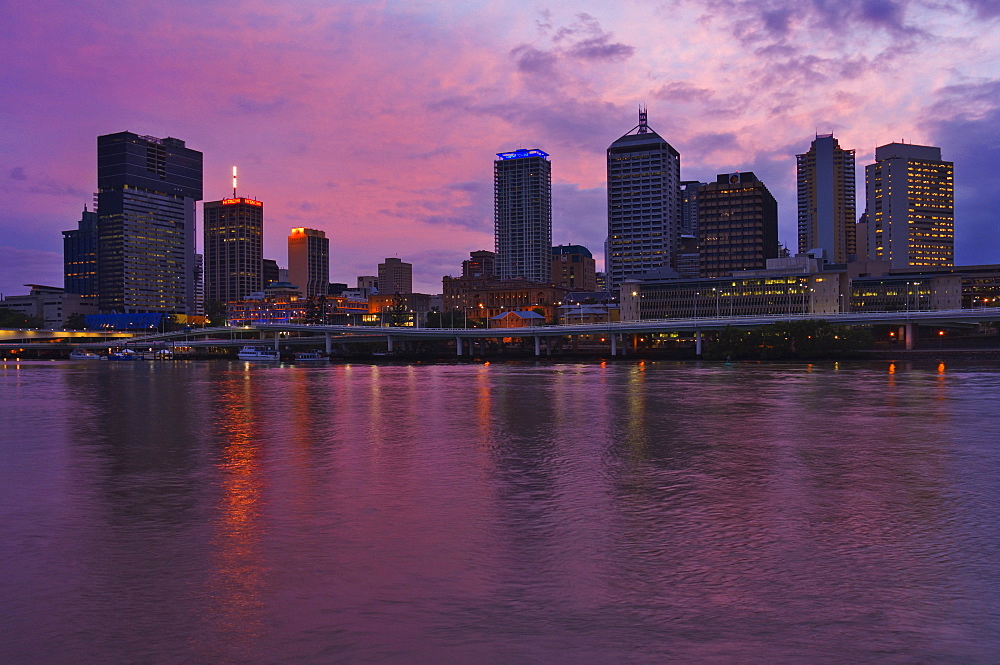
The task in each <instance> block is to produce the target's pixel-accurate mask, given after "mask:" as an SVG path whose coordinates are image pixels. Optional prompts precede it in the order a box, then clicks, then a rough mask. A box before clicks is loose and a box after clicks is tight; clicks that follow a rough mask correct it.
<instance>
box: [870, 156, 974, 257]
mask: <svg viewBox="0 0 1000 665" xmlns="http://www.w3.org/2000/svg"><path fill="white" fill-rule="evenodd" d="M865 202H866V204H867V210H866V213H867V217H868V247H869V250H868V251H869V253H870V257H869V258H870V259H872V260H878V261H888V262H889V264H890V265H891V266H892V268H893V269H903V268H923V267H933V266H952V265H954V264H955V189H954V164H953V163H952V162H946V161H943V160H942V159H941V149H940V148H935V147H932V146H925V145H913V144H909V143H890V144H888V145H883V146H880V147H878V148H876V149H875V163H874V164H869V165H868V166H866V167H865Z"/></svg>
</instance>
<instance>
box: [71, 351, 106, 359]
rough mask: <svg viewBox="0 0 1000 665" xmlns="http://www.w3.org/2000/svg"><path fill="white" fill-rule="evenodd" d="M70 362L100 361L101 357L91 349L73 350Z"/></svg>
mask: <svg viewBox="0 0 1000 665" xmlns="http://www.w3.org/2000/svg"><path fill="white" fill-rule="evenodd" d="M69 359H70V360H100V359H101V356H100V355H99V354H97V353H94V352H93V351H90V350H89V349H73V350H72V351H70V354H69Z"/></svg>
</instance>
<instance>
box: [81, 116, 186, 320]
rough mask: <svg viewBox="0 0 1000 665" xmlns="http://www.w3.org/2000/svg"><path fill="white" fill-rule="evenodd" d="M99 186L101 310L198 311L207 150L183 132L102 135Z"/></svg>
mask: <svg viewBox="0 0 1000 665" xmlns="http://www.w3.org/2000/svg"><path fill="white" fill-rule="evenodd" d="M97 187H98V193H97V279H98V293H99V302H100V308H101V310H102V311H105V312H111V311H116V312H122V313H130V312H162V313H167V314H193V313H194V312H195V310H196V303H195V275H194V272H195V257H194V255H195V203H196V202H197V201H200V200H201V197H202V154H201V153H200V152H198V151H197V150H192V149H190V148H188V147H186V146H185V144H184V141H182V140H180V139H176V138H170V137H168V138H165V139H159V138H156V137H153V136H139V135H138V134H133V133H132V132H119V133H117V134H108V135H105V136H99V137H97Z"/></svg>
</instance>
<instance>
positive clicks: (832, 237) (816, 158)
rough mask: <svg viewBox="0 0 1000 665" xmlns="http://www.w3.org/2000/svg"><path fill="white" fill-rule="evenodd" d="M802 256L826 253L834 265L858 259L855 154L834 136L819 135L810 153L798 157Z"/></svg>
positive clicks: (800, 248) (800, 249)
mask: <svg viewBox="0 0 1000 665" xmlns="http://www.w3.org/2000/svg"><path fill="white" fill-rule="evenodd" d="M795 162H796V173H797V176H798V193H799V218H798V219H799V253H804V252H808V251H810V250H814V249H823V250H826V258H827V259H828V260H829V261H831V262H833V263H847V262H848V261H850V260H852V259H853V258H854V257H855V256H856V255H857V240H856V236H855V224H856V222H857V219H856V217H857V214H856V209H857V204H856V202H855V185H854V179H855V176H854V151H853V150H844V149H843V148H841V147H840V143H839V142H838V141H837V139H835V138H834V137H833V134H817V135H816V138H815V140H814V141H813V142H812V145H811V146H810V147H809V152H807V153H805V154H802V155H796V156H795Z"/></svg>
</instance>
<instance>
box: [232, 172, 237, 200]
mask: <svg viewBox="0 0 1000 665" xmlns="http://www.w3.org/2000/svg"><path fill="white" fill-rule="evenodd" d="M233 198H234V199H235V198H237V196H236V167H235V166H234V167H233Z"/></svg>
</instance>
